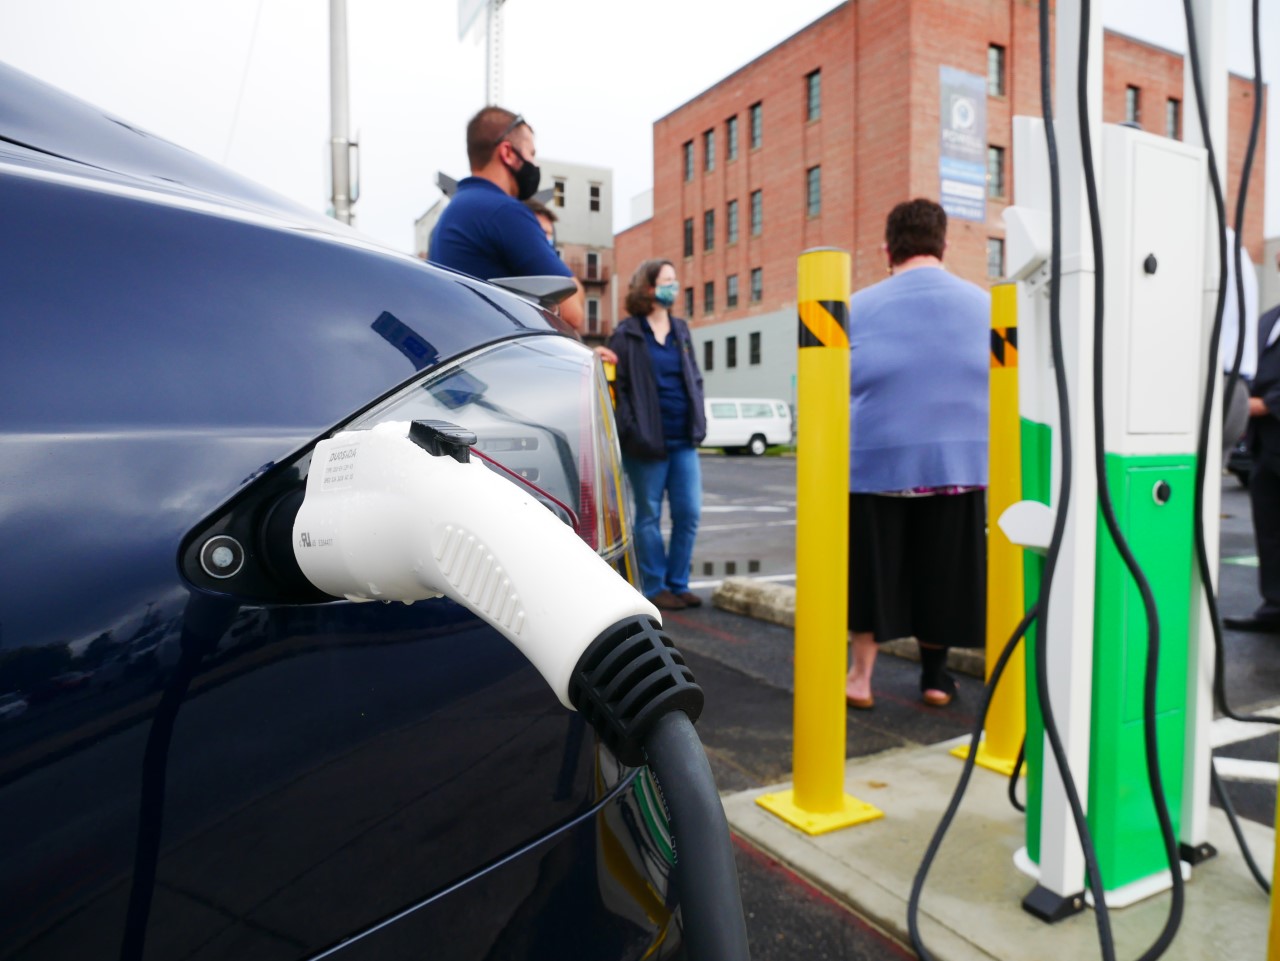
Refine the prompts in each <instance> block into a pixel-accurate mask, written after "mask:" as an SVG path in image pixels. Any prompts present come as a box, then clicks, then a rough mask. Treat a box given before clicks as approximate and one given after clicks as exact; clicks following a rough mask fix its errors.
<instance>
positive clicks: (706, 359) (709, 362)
mask: <svg viewBox="0 0 1280 961" xmlns="http://www.w3.org/2000/svg"><path fill="white" fill-rule="evenodd" d="M702 369H703V370H715V369H716V342H715V341H714V340H704V341H703V342H702Z"/></svg>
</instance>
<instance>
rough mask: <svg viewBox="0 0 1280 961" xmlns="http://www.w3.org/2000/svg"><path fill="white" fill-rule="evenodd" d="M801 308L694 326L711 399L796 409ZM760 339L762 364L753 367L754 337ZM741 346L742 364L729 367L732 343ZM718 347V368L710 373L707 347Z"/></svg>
mask: <svg viewBox="0 0 1280 961" xmlns="http://www.w3.org/2000/svg"><path fill="white" fill-rule="evenodd" d="M798 323H799V321H798V320H797V319H796V311H795V308H794V307H792V308H790V309H786V308H784V309H782V310H777V311H773V312H771V313H767V314H756V315H755V316H753V317H746V318H743V319H742V320H730V321H725V322H724V323H719V324H708V325H707V326H705V327H694V328H693V329H692V331H691V333H692V335H693V343H694V349H695V350H696V351H697V358H698V366H699V367H700V368H701V369H702V382H703V389H704V391H705V393H706V395H707V396H708V397H777V398H779V399H781V400H784V401H786V402H787V403H789V404H791V406H792V409H793V410H794V408H795V404H796V342H797V336H798V334H797V328H796V325H797V324H798ZM753 333H758V334H759V335H760V362H759V363H758V364H752V363H751V335H752V334H753ZM731 337H732V338H734V339H735V340H736V342H737V364H736V365H735V366H734V367H729V365H728V347H727V344H728V340H729V338H731ZM707 343H710V344H711V345H712V361H713V363H712V367H711V369H710V370H707V368H706V356H707V354H706V351H707V348H706V344H707Z"/></svg>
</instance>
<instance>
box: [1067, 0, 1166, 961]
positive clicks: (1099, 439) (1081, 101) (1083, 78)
mask: <svg viewBox="0 0 1280 961" xmlns="http://www.w3.org/2000/svg"><path fill="white" fill-rule="evenodd" d="M1089 4H1090V0H1080V9H1081V19H1082V20H1083V21H1084V22H1085V23H1087V22H1088V19H1089ZM1088 64H1089V38H1088V31H1087V29H1085V27H1084V25H1083V24H1082V26H1081V31H1080V67H1079V72H1078V73H1077V75H1076V105H1077V111H1078V114H1077V119H1078V122H1079V124H1080V159H1081V165H1082V166H1083V168H1084V189H1085V199H1086V201H1087V204H1088V208H1089V233H1090V237H1091V240H1092V245H1093V269H1094V281H1093V469H1094V476H1095V477H1096V479H1097V487H1098V507H1099V509H1100V510H1101V512H1102V518H1103V522H1104V523H1105V525H1106V528H1107V534H1108V535H1109V536H1110V538H1111V542H1112V543H1113V544H1114V545H1115V548H1116V551H1117V552H1119V554H1120V557H1121V558H1122V559H1123V560H1124V566H1125V568H1126V569H1127V570H1128V572H1129V575H1130V577H1132V578H1133V582H1134V585H1135V586H1136V587H1137V588H1138V593H1139V594H1140V595H1141V597H1142V610H1143V614H1144V615H1145V617H1146V621H1147V656H1146V661H1145V663H1144V665H1143V669H1144V677H1143V685H1142V721H1143V723H1142V743H1143V749H1144V754H1145V759H1146V765H1147V784H1148V786H1149V788H1150V791H1151V801H1152V803H1153V804H1154V806H1155V812H1156V823H1157V824H1158V825H1159V828H1160V839H1161V841H1162V842H1163V844H1164V849H1165V861H1166V862H1167V863H1168V865H1169V878H1170V881H1171V883H1172V885H1173V889H1172V895H1173V896H1172V900H1171V903H1170V905H1169V914H1168V916H1167V917H1166V919H1165V924H1164V927H1163V928H1162V929H1161V931H1160V934H1159V935H1158V936H1157V937H1156V939H1155V941H1153V942H1152V944H1151V946H1150V947H1149V948H1148V949H1147V950H1146V951H1144V952H1143V953H1142V955H1141V956H1140V961H1155V959H1156V958H1158V957H1160V955H1162V954H1164V952H1165V951H1167V950H1168V949H1169V945H1170V944H1172V943H1173V939H1174V936H1175V935H1177V933H1178V926H1179V925H1180V924H1181V923H1182V913H1183V905H1184V903H1185V898H1186V892H1185V891H1184V889H1183V881H1182V858H1181V856H1180V855H1179V853H1178V837H1177V834H1176V832H1175V831H1174V829H1173V820H1172V818H1170V816H1169V801H1168V798H1166V796H1165V792H1164V781H1163V779H1162V778H1161V776H1160V744H1159V738H1158V730H1157V725H1156V682H1157V680H1158V678H1159V671H1160V615H1159V612H1158V611H1157V610H1156V598H1155V594H1154V593H1153V592H1152V590H1151V582H1150V581H1149V580H1147V576H1146V574H1145V573H1144V572H1143V570H1142V567H1141V565H1139V564H1138V559H1137V558H1136V557H1134V555H1133V551H1132V549H1131V548H1130V547H1129V542H1128V539H1127V538H1126V537H1125V536H1124V532H1123V531H1121V529H1120V522H1119V521H1118V520H1117V519H1116V512H1115V505H1114V504H1113V503H1112V501H1111V489H1110V485H1109V484H1108V482H1107V454H1106V434H1105V430H1106V424H1105V416H1104V412H1105V408H1104V393H1105V392H1104V390H1103V387H1104V384H1103V353H1104V351H1103V348H1104V343H1105V341H1104V336H1105V333H1106V324H1105V307H1106V280H1105V273H1104V268H1105V260H1104V259H1103V249H1102V213H1101V210H1100V206H1099V203H1098V181H1097V173H1096V171H1095V169H1094V165H1093V135H1092V132H1091V131H1090V129H1089V83H1088V79H1089V78H1088ZM1093 893H1094V900H1095V902H1101V901H1102V900H1103V895H1102V892H1101V891H1100V890H1098V889H1097V888H1095V889H1094V892H1093Z"/></svg>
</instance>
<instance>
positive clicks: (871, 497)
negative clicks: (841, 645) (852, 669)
mask: <svg viewBox="0 0 1280 961" xmlns="http://www.w3.org/2000/svg"><path fill="white" fill-rule="evenodd" d="M986 615H987V538H986V491H981V490H976V491H968V492H966V493H963V494H934V495H930V496H927V497H886V496H883V495H880V494H850V495H849V630H851V631H854V632H858V633H861V632H870V633H873V634H874V635H875V639H876V642H877V643H883V642H884V641H892V640H894V639H896V638H899V637H915V638H916V639H917V640H919V641H922V642H923V643H925V644H933V645H939V646H943V647H983V646H985V644H986Z"/></svg>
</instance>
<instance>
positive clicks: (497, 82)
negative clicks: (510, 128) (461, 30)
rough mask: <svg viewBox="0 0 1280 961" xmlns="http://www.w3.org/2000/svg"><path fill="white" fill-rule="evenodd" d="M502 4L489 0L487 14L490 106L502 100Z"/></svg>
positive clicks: (486, 64)
mask: <svg viewBox="0 0 1280 961" xmlns="http://www.w3.org/2000/svg"><path fill="white" fill-rule="evenodd" d="M502 4H503V0H489V2H488V7H487V11H486V14H485V38H486V40H487V42H488V47H487V49H486V53H485V61H484V84H485V97H486V98H487V103H488V105H489V106H491V107H492V106H497V105H498V103H499V101H501V100H502Z"/></svg>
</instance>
